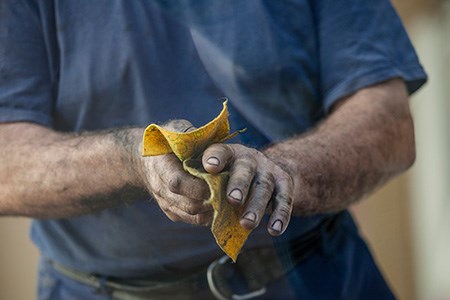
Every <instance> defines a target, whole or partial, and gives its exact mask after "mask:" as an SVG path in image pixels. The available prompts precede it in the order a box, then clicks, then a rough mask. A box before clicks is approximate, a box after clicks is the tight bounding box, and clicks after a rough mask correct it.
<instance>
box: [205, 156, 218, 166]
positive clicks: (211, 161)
mask: <svg viewBox="0 0 450 300" xmlns="http://www.w3.org/2000/svg"><path fill="white" fill-rule="evenodd" d="M206 162H207V163H208V164H210V165H213V166H218V165H219V164H220V161H219V159H218V158H217V157H214V156H212V157H210V158H208V160H207V161H206Z"/></svg>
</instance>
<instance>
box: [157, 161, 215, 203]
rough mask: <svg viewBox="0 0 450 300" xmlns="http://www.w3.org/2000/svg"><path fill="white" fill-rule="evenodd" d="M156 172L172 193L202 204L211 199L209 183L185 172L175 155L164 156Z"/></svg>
mask: <svg viewBox="0 0 450 300" xmlns="http://www.w3.org/2000/svg"><path fill="white" fill-rule="evenodd" d="M156 172H157V173H158V174H159V176H160V181H162V182H163V184H164V185H166V187H167V189H168V190H169V191H171V192H172V193H175V194H178V195H183V196H186V197H188V198H190V199H193V200H197V201H201V202H203V201H204V200H206V199H208V198H209V195H210V193H209V187H208V185H207V183H206V182H205V181H204V180H202V179H199V178H197V177H194V176H192V175H190V174H189V173H187V172H186V171H185V170H183V166H182V164H181V162H180V161H179V160H178V158H177V157H176V156H175V155H173V154H168V155H164V157H162V158H161V162H160V163H158V166H157V168H156Z"/></svg>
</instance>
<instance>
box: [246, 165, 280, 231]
mask: <svg viewBox="0 0 450 300" xmlns="http://www.w3.org/2000/svg"><path fill="white" fill-rule="evenodd" d="M274 188H275V182H274V177H273V175H272V173H261V174H257V176H256V177H255V180H254V182H253V184H252V187H251V193H250V195H249V197H248V199H247V201H246V207H245V210H244V213H243V214H242V218H241V220H240V224H241V226H242V227H244V228H245V229H248V230H252V229H254V228H256V227H257V226H258V225H259V222H260V221H261V219H262V217H263V216H264V213H265V211H266V207H267V204H268V203H269V201H270V199H271V197H272V194H273V191H274Z"/></svg>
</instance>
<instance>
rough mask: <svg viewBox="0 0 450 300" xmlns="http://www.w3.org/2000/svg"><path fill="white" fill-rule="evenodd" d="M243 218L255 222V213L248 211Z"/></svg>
mask: <svg viewBox="0 0 450 300" xmlns="http://www.w3.org/2000/svg"><path fill="white" fill-rule="evenodd" d="M244 219H246V220H249V221H251V222H255V221H256V215H255V213H252V212H248V213H246V214H245V215H244Z"/></svg>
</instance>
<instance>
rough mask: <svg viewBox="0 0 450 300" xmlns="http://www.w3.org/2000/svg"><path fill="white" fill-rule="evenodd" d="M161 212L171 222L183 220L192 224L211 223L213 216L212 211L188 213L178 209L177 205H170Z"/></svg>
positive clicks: (202, 224) (203, 224)
mask: <svg viewBox="0 0 450 300" xmlns="http://www.w3.org/2000/svg"><path fill="white" fill-rule="evenodd" d="M161 209H162V210H163V212H164V213H165V214H166V215H167V217H168V218H169V219H170V220H171V221H173V222H184V223H188V224H193V225H200V226H209V225H211V223H212V219H213V216H214V212H213V211H207V212H204V213H201V214H196V215H189V214H187V213H186V212H184V211H182V210H180V209H178V208H177V207H171V208H170V209H166V208H165V209H163V208H161Z"/></svg>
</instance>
